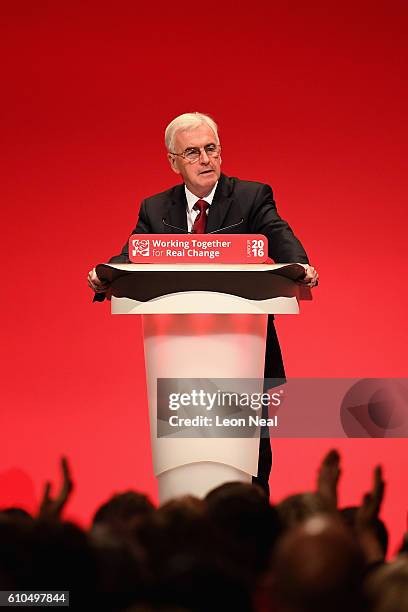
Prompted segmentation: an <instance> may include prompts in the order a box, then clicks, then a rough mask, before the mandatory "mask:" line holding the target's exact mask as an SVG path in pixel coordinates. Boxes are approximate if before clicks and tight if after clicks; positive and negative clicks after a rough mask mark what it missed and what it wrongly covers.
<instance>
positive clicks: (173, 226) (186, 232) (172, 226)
mask: <svg viewBox="0 0 408 612" xmlns="http://www.w3.org/2000/svg"><path fill="white" fill-rule="evenodd" d="M162 222H163V225H166V227H171V228H172V229H176V230H179V231H180V232H181V233H182V234H193V233H194V232H189V231H186V229H185V228H184V227H178V225H170V223H167V221H166V219H165V218H164V217H163V218H162ZM243 222H244V218H243V217H242V218H241V220H240V221H238V223H233V224H232V225H227V226H225V227H220V229H217V230H214V231H212V232H205V233H206V234H218V232H222V231H224V230H227V229H232V228H233V227H238V226H239V225H242V223H243Z"/></svg>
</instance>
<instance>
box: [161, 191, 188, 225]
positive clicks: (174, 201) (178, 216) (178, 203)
mask: <svg viewBox="0 0 408 612" xmlns="http://www.w3.org/2000/svg"><path fill="white" fill-rule="evenodd" d="M166 221H167V223H169V224H170V225H174V226H175V227H179V228H183V230H184V231H185V232H187V199H186V192H185V191H184V184H183V185H177V186H176V187H174V189H173V193H172V194H171V201H170V205H169V207H168V209H167V213H166ZM165 232H166V233H167V232H169V233H171V234H179V233H181V232H180V230H176V229H172V228H170V227H166V228H165Z"/></svg>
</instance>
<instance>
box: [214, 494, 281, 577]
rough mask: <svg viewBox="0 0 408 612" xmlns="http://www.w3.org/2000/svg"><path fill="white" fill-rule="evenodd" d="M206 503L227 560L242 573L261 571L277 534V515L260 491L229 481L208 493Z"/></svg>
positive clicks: (278, 527) (278, 528)
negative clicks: (239, 567) (239, 568)
mask: <svg viewBox="0 0 408 612" xmlns="http://www.w3.org/2000/svg"><path fill="white" fill-rule="evenodd" d="M205 501H206V502H207V507H208V516H209V518H210V520H211V523H212V524H213V525H214V527H215V528H216V530H217V532H218V533H217V535H218V539H219V541H220V543H221V545H222V548H223V550H224V552H225V554H226V555H227V557H229V558H230V560H231V561H233V562H234V563H236V564H238V565H241V567H242V568H243V569H244V571H247V572H249V573H252V574H254V575H256V574H257V573H258V572H260V571H262V569H263V568H264V566H265V563H266V561H267V559H268V557H269V555H270V551H271V549H272V547H273V545H274V543H275V541H276V539H277V537H278V536H279V535H280V522H279V519H278V516H277V512H276V510H275V509H274V508H273V507H272V506H271V505H270V503H269V500H268V498H267V496H266V495H265V492H264V491H263V489H261V487H259V486H257V485H252V484H248V483H242V482H229V483H225V484H223V485H220V486H219V487H217V488H215V489H213V490H212V491H210V492H209V493H208V495H207V496H206V498H205Z"/></svg>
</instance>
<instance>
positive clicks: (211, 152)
mask: <svg viewBox="0 0 408 612" xmlns="http://www.w3.org/2000/svg"><path fill="white" fill-rule="evenodd" d="M201 151H205V153H206V155H208V157H212V158H213V159H215V158H217V157H219V155H220V153H221V145H219V144H214V143H210V144H208V145H205V147H189V148H188V149H186V150H185V151H183V153H171V155H175V156H177V157H182V158H183V159H185V160H186V161H188V162H189V163H190V164H194V163H195V162H196V161H198V160H199V159H200V155H201Z"/></svg>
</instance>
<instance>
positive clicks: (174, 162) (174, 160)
mask: <svg viewBox="0 0 408 612" xmlns="http://www.w3.org/2000/svg"><path fill="white" fill-rule="evenodd" d="M167 159H168V160H169V163H170V167H171V169H172V170H173V172H175V173H176V174H180V170H179V169H178V167H177V157H176V156H175V155H172V154H171V153H167Z"/></svg>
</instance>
